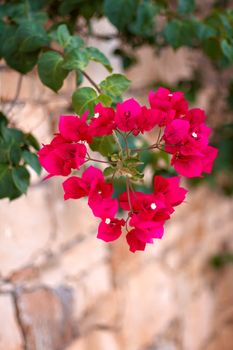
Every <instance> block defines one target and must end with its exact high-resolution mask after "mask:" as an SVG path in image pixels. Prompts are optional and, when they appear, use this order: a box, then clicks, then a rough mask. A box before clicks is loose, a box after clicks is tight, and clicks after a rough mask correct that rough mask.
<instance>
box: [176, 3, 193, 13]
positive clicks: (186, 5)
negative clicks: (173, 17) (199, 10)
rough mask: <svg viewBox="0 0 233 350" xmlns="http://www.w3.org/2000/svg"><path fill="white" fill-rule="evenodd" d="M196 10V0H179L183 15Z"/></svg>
mask: <svg viewBox="0 0 233 350" xmlns="http://www.w3.org/2000/svg"><path fill="white" fill-rule="evenodd" d="M194 10H195V0H179V1H178V12H179V13H180V14H182V15H184V14H187V13H191V12H193V11H194Z"/></svg>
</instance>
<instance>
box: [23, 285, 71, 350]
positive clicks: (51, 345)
mask: <svg viewBox="0 0 233 350" xmlns="http://www.w3.org/2000/svg"><path fill="white" fill-rule="evenodd" d="M71 297H72V296H71V293H70V291H69V290H68V289H64V288H62V287H61V288H60V289H58V290H56V291H51V290H49V289H47V288H42V287H41V288H38V289H36V290H33V291H29V292H24V293H22V294H20V295H19V296H18V297H17V301H18V309H19V318H20V320H21V325H22V328H23V331H24V334H26V339H25V343H26V348H27V349H28V350H34V349H37V350H44V349H46V350H62V349H63V348H64V346H65V345H66V344H67V343H69V341H70V340H71V339H72V336H73V329H72V327H73V325H72V299H71Z"/></svg>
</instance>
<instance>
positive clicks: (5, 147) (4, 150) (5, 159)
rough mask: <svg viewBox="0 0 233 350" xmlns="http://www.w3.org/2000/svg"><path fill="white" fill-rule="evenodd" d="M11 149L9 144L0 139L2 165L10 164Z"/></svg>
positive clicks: (0, 161)
mask: <svg viewBox="0 0 233 350" xmlns="http://www.w3.org/2000/svg"><path fill="white" fill-rule="evenodd" d="M10 147H11V145H10V144H9V143H8V142H6V141H4V140H2V139H0V164H2V163H9V162H10Z"/></svg>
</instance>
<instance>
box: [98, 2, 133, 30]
mask: <svg viewBox="0 0 233 350" xmlns="http://www.w3.org/2000/svg"><path fill="white" fill-rule="evenodd" d="M137 5H138V0H117V1H116V0H104V15H105V16H106V17H108V19H109V20H110V22H111V23H112V24H114V26H116V27H117V28H118V29H119V30H124V29H126V28H127V27H128V25H129V24H130V23H131V22H132V20H133V18H134V16H135V14H136V11H137Z"/></svg>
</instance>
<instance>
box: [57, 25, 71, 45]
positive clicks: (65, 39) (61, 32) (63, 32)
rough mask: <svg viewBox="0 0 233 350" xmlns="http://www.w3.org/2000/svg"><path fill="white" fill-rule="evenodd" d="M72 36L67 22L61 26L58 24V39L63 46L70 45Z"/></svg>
mask: <svg viewBox="0 0 233 350" xmlns="http://www.w3.org/2000/svg"><path fill="white" fill-rule="evenodd" d="M71 38H72V36H71V35H70V32H69V30H68V28H67V25H66V24H61V25H60V26H58V28H57V40H58V42H59V44H60V45H61V46H62V47H63V48H66V47H67V46H68V45H69V43H70V41H71Z"/></svg>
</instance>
